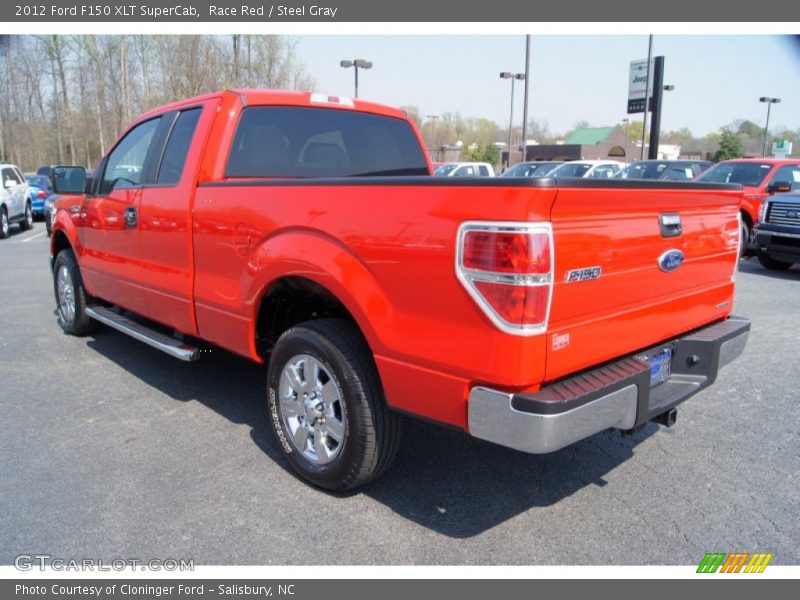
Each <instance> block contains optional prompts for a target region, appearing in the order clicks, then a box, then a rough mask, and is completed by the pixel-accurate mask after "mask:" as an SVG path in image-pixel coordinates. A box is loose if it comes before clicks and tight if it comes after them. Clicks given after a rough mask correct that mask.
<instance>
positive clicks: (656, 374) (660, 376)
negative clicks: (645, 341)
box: [639, 348, 672, 387]
mask: <svg viewBox="0 0 800 600" xmlns="http://www.w3.org/2000/svg"><path fill="white" fill-rule="evenodd" d="M639 358H641V359H642V360H644V361H645V362H646V363H647V364H648V365H650V387H655V386H657V385H658V384H659V383H664V382H665V381H666V380H667V379H669V376H670V373H671V369H670V365H671V363H672V348H664V349H663V350H660V351H659V352H656V353H655V354H652V355H649V356H647V355H644V356H640V357H639Z"/></svg>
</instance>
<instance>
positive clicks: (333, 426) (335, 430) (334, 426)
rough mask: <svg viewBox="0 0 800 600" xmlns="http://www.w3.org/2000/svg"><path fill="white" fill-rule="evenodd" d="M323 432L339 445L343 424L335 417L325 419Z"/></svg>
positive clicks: (342, 436) (342, 437)
mask: <svg viewBox="0 0 800 600" xmlns="http://www.w3.org/2000/svg"><path fill="white" fill-rule="evenodd" d="M323 427H324V431H325V432H326V433H327V434H328V435H329V436H331V437H332V438H333V439H334V441H336V442H339V443H341V442H342V440H343V439H344V423H343V422H342V421H339V420H338V419H336V417H333V416H331V417H326V418H325V424H324V425H323Z"/></svg>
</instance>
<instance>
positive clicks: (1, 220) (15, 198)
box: [0, 163, 33, 239]
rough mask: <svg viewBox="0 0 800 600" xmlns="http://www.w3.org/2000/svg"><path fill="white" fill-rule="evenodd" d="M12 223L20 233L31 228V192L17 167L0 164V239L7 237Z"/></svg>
mask: <svg viewBox="0 0 800 600" xmlns="http://www.w3.org/2000/svg"><path fill="white" fill-rule="evenodd" d="M13 223H19V226H20V229H22V231H27V230H28V229H31V228H32V227H33V201H32V200H31V191H30V189H29V188H28V182H27V181H26V180H25V177H23V176H22V171H20V170H19V167H17V166H16V165H12V164H9V163H0V239H5V238H7V237H8V233H9V228H10V227H11V225H12V224H13Z"/></svg>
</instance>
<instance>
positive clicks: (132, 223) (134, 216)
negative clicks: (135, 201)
mask: <svg viewBox="0 0 800 600" xmlns="http://www.w3.org/2000/svg"><path fill="white" fill-rule="evenodd" d="M138 224H139V211H138V210H136V207H134V206H129V207H128V208H126V209H125V227H136V226H137V225H138Z"/></svg>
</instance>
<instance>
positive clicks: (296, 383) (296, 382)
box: [283, 364, 305, 394]
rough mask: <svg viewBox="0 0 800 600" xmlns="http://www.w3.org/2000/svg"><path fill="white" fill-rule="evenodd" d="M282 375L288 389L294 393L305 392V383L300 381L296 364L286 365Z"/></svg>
mask: <svg viewBox="0 0 800 600" xmlns="http://www.w3.org/2000/svg"><path fill="white" fill-rule="evenodd" d="M283 375H284V377H286V380H287V381H288V382H289V387H290V388H292V389H293V390H294V391H295V393H297V394H302V393H303V390H305V383H304V382H303V380H302V379H300V370H299V368H298V367H297V365H296V364H288V365H286V367H285V368H284V369H283Z"/></svg>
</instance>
